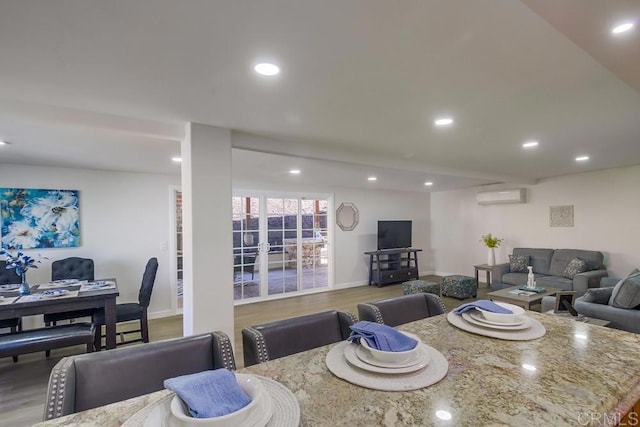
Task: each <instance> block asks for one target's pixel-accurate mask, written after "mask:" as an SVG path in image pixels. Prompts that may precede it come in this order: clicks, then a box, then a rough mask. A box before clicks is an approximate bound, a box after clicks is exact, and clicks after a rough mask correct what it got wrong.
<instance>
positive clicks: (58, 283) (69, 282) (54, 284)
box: [38, 279, 80, 289]
mask: <svg viewBox="0 0 640 427" xmlns="http://www.w3.org/2000/svg"><path fill="white" fill-rule="evenodd" d="M79 284H80V281H79V280H77V279H60V280H52V281H51V282H47V283H43V284H41V285H39V286H38V289H58V288H65V287H68V286H78V285H79Z"/></svg>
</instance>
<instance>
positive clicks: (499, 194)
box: [476, 188, 527, 205]
mask: <svg viewBox="0 0 640 427" xmlns="http://www.w3.org/2000/svg"><path fill="white" fill-rule="evenodd" d="M476 198H477V200H478V204H479V205H501V204H504V203H526V201H527V190H526V188H513V189H510V190H494V191H482V192H480V193H478V194H477V195H476Z"/></svg>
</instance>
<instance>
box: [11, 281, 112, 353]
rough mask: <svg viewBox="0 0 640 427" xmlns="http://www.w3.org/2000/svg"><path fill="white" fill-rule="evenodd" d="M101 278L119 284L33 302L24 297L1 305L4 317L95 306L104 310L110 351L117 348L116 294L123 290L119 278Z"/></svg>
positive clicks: (34, 291) (69, 287)
mask: <svg viewBox="0 0 640 427" xmlns="http://www.w3.org/2000/svg"><path fill="white" fill-rule="evenodd" d="M100 280H101V281H112V282H114V283H116V286H115V288H111V289H101V290H92V291H84V292H79V293H78V295H77V296H69V297H57V298H42V299H39V300H30V301H21V300H23V298H22V297H21V298H19V299H17V300H16V301H14V302H12V303H10V304H0V320H4V319H13V318H20V317H23V316H33V315H38V314H49V313H60V312H65V311H74V310H84V309H91V308H94V309H104V319H105V328H106V348H107V350H109V349H113V348H116V297H117V296H118V295H120V293H119V292H118V285H117V281H116V279H114V278H109V279H100ZM38 288H39V286H38V285H36V286H33V287H32V288H31V293H32V294H34V293H37V292H38V291H39V289H38ZM47 289H51V288H47ZM60 289H68V290H70V291H76V290H79V289H80V284H78V285H71V286H64V287H60ZM17 295H18V294H17V291H1V292H0V296H4V297H14V296H17ZM98 350H99V349H98Z"/></svg>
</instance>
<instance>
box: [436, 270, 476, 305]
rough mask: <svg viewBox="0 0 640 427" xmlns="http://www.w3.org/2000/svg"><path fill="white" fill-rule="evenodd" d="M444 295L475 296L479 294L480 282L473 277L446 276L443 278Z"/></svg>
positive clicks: (457, 296)
mask: <svg viewBox="0 0 640 427" xmlns="http://www.w3.org/2000/svg"><path fill="white" fill-rule="evenodd" d="M442 295H443V296H449V297H454V298H458V299H465V298H475V297H476V296H477V295H478V284H477V283H476V279H474V278H473V277H469V276H460V275H454V276H446V277H445V278H444V279H442Z"/></svg>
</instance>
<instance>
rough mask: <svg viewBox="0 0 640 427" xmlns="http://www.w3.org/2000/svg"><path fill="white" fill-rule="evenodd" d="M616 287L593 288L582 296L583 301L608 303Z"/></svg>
mask: <svg viewBox="0 0 640 427" xmlns="http://www.w3.org/2000/svg"><path fill="white" fill-rule="evenodd" d="M614 289H615V288H614V287H613V286H612V287H610V288H591V289H587V292H585V294H584V295H583V296H582V301H584V302H592V303H594V304H608V303H609V299H610V298H611V294H613V290H614Z"/></svg>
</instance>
